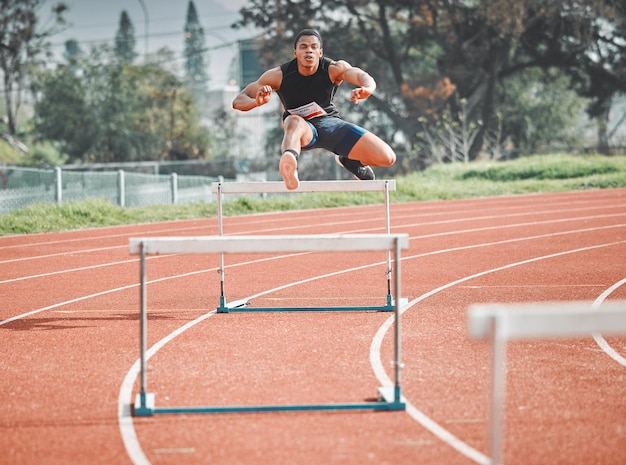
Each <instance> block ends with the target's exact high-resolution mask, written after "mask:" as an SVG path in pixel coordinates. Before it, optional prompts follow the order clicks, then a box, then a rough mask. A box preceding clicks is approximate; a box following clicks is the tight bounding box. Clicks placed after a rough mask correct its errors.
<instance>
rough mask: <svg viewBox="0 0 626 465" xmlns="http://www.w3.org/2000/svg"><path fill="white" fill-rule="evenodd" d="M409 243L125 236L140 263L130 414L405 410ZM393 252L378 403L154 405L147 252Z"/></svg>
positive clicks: (353, 238)
mask: <svg viewBox="0 0 626 465" xmlns="http://www.w3.org/2000/svg"><path fill="white" fill-rule="evenodd" d="M408 247H409V239H408V235H407V234H343V235H341V234H339V235H299V236H298V235H289V236H230V237H223V236H202V237H150V238H132V239H130V240H129V250H130V253H131V254H135V255H137V254H138V255H139V256H140V258H139V261H140V311H139V313H140V337H139V339H140V347H139V351H140V391H139V393H138V394H137V396H136V398H135V403H134V409H133V414H134V415H135V416H150V415H153V414H157V413H229V412H269V411H296V410H404V409H405V408H406V404H405V401H404V398H403V396H402V393H401V392H402V391H401V386H400V368H401V362H400V359H401V354H400V338H401V335H400V299H399V296H400V253H401V252H400V251H401V250H406V249H408ZM372 250H379V251H385V250H386V251H393V255H394V270H395V272H394V281H395V286H394V294H395V306H394V317H395V318H394V320H395V321H394V352H395V354H394V362H393V363H394V372H395V383H394V386H392V387H380V388H379V389H378V399H377V401H370V402H353V403H329V404H296V405H257V406H245V405H239V406H204V407H203V406H200V407H193V406H191V407H156V406H155V395H154V393H150V392H148V389H147V370H146V362H147V357H146V352H147V332H148V299H147V289H146V287H147V286H146V275H147V270H146V256H147V255H150V254H153V255H156V254H233V253H238V254H240V253H274V252H357V251H372Z"/></svg>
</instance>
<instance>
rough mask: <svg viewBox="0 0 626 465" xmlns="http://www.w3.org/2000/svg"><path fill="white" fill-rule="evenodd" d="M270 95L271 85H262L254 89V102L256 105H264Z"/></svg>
mask: <svg viewBox="0 0 626 465" xmlns="http://www.w3.org/2000/svg"><path fill="white" fill-rule="evenodd" d="M271 97H272V87H271V86H263V87H261V88H260V89H259V90H257V91H256V104H257V106H259V107H260V106H261V105H265V104H266V103H267V102H269V101H270V98H271Z"/></svg>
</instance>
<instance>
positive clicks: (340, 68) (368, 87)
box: [328, 60, 376, 103]
mask: <svg viewBox="0 0 626 465" xmlns="http://www.w3.org/2000/svg"><path fill="white" fill-rule="evenodd" d="M328 71H329V77H330V79H331V80H332V81H333V82H334V83H335V84H337V85H339V84H341V82H342V81H346V82H349V83H350V84H353V85H355V86H356V88H355V89H352V95H351V96H350V100H352V101H353V102H354V103H359V100H365V99H366V98H367V97H369V96H370V95H372V94H373V93H374V91H375V90H376V81H375V80H374V78H373V77H372V76H370V75H369V74H367V73H366V72H365V71H363V70H362V69H361V68H357V67H356V66H352V65H350V64H349V63H348V62H347V61H344V60H339V61H334V62H333V63H332V64H331V65H330V67H329V70H328Z"/></svg>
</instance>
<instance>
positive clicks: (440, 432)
mask: <svg viewBox="0 0 626 465" xmlns="http://www.w3.org/2000/svg"><path fill="white" fill-rule="evenodd" d="M600 229H602V228H600ZM552 235H555V234H552ZM536 237H543V235H541V236H533V237H529V238H528V239H533V238H536ZM511 241H513V240H505V241H500V242H493V243H489V244H478V245H472V246H468V247H460V248H452V249H448V251H454V250H459V249H465V248H475V247H483V246H486V245H496V244H500V243H507V242H511ZM622 243H626V241H617V242H612V243H608V244H600V245H595V246H590V247H584V248H580V249H575V250H570V251H566V252H559V253H556V254H551V255H545V256H543V257H537V258H534V259H529V260H525V261H522V262H517V263H514V264H509V265H505V266H502V267H498V268H494V269H492V270H487V271H484V272H481V273H477V274H474V275H471V276H468V277H465V278H462V279H459V280H456V281H453V282H451V283H448V284H446V285H444V286H441V287H439V288H437V289H434V290H432V291H430V292H428V293H426V294H423V295H422V296H420V297H418V298H417V299H414V300H413V301H411V302H410V303H409V304H407V305H406V306H405V307H403V309H402V310H401V312H402V313H404V312H405V311H407V310H408V309H409V308H410V307H412V306H413V305H415V304H416V303H418V302H420V301H422V300H424V299H425V298H427V297H430V296H432V295H434V294H436V293H437V292H440V291H442V290H444V289H447V288H449V287H452V286H455V285H456V284H459V283H462V282H465V281H468V280H470V279H474V278H476V277H479V276H483V275H486V274H489V273H493V272H496V271H500V270H505V269H507V268H512V267H514V266H518V265H522V264H525V263H531V262H534V261H538V260H543V259H547V258H552V257H557V256H560V255H566V254H569V253H575V252H581V251H585V250H592V249H596V248H601V247H609V246H612V245H617V244H622ZM438 252H439V253H443V252H444V251H438ZM425 255H427V254H425ZM422 256H423V254H419V255H414V256H411V257H405V258H402V260H403V261H406V260H410V259H413V258H418V257H422ZM382 263H384V262H378V263H372V264H369V265H365V266H359V267H356V268H352V269H347V270H341V271H339V272H333V273H330V274H328V275H324V276H319V277H317V278H309V279H306V280H303V281H298V282H296V283H291V284H287V285H283V286H280V287H279V288H277V289H285V288H288V287H290V286H294V285H297V284H301V283H303V282H308V281H313V280H315V279H319V278H322V277H326V276H333V275H337V274H340V273H349V272H352V271H354V270H358V269H363V268H367V267H372V266H378V265H381V264H382ZM273 291H275V290H268V291H264V292H261V293H259V294H255V296H256V297H258V296H260V295H264V294H268V293H270V292H273ZM255 296H250V297H247V298H244V299H243V300H250V299H252V298H253V297H255ZM393 318H394V317H390V318H388V319H387V320H386V321H385V322H384V323H383V325H382V326H381V327H380V329H379V330H378V332H377V333H376V335H375V336H374V339H373V340H372V345H371V347H370V363H371V364H372V368H373V370H374V373H375V374H376V377H377V378H378V380H379V381H380V382H381V384H382V385H383V386H389V385H392V382H391V380H390V378H389V376H388V375H387V373H386V372H385V369H384V368H383V365H382V363H381V361H380V346H381V344H382V340H383V338H384V336H385V333H386V332H387V330H388V329H389V327H391V324H392V323H393ZM199 321H202V319H198V320H194V321H193V322H191V323H188V324H186V325H185V326H184V328H185V329H184V330H186V329H188V328H190V327H191V326H193V325H195V324H196V323H198V322H199ZM182 328H183V327H181V329H182ZM184 330H183V331H184ZM183 331H181V330H180V329H179V330H177V335H178V334H180V333H182V332H183ZM167 339H168V338H164V339H162V340H161V341H159V343H158V344H160V343H161V342H163V344H161V346H162V345H165V343H167V342H169V340H167ZM171 339H173V338H171ZM161 346H159V347H158V348H156V345H155V346H153V347H151V348H150V349H149V350H148V354H149V356H152V355H153V354H154V353H156V352H157V351H158V349H160V347H161ZM138 367H139V360H137V361H136V362H135V364H134V365H133V367H132V368H131V371H129V373H128V374H127V375H126V377H125V378H124V383H123V384H122V387H121V389H120V394H119V396H118V412H119V421H120V422H123V423H124V427H122V425H121V424H120V432H121V434H122V440H123V442H124V444H125V446H126V450H127V452H128V455H129V458H130V459H131V461H132V462H133V463H135V464H140V465H144V464H146V462H145V461H144V460H146V457H145V454H144V453H143V451H142V449H141V445H140V444H139V442H138V439H137V435H136V432H135V429H134V424H133V421H132V417H129V416H128V415H130V408H129V407H128V406H126V407H125V406H124V405H123V404H125V403H126V404H127V403H128V402H129V401H130V398H131V396H132V388H133V385H134V382H135V380H136V378H137V376H138V374H139V368H138ZM405 400H406V404H407V410H406V411H407V413H408V414H409V415H410V416H411V417H412V418H413V419H414V420H415V421H417V422H418V423H419V424H420V425H422V426H423V427H424V428H426V429H427V430H428V431H430V432H431V433H433V434H434V435H435V436H437V437H438V438H439V439H441V440H442V441H443V442H444V443H446V444H448V445H449V446H451V447H452V448H453V449H455V450H457V451H458V452H460V453H461V454H463V455H465V456H466V457H468V458H470V459H471V460H473V461H475V462H476V463H479V464H481V465H488V464H489V463H490V459H489V457H487V456H486V455H484V454H483V453H481V452H480V451H478V450H476V449H474V448H472V447H471V446H469V445H468V444H466V443H465V442H463V441H462V440H461V439H459V438H457V437H456V436H454V435H453V434H452V433H450V432H449V431H448V430H446V429H445V428H444V427H442V426H441V425H439V424H438V423H436V422H435V421H434V420H432V419H431V418H429V417H428V416H427V415H425V414H424V413H422V412H421V411H420V410H419V409H417V408H416V407H415V406H414V405H413V404H412V403H411V402H409V401H408V399H406V396H405ZM134 454H137V455H134ZM148 463H149V462H148Z"/></svg>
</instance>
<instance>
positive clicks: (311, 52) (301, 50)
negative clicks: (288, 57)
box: [293, 36, 323, 68]
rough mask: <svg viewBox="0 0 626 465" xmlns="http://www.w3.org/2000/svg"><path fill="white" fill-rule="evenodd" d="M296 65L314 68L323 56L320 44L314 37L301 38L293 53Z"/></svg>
mask: <svg viewBox="0 0 626 465" xmlns="http://www.w3.org/2000/svg"><path fill="white" fill-rule="evenodd" d="M293 54H294V56H295V57H296V59H297V60H298V64H299V65H300V66H303V67H305V68H316V67H317V65H318V64H319V61H320V58H321V57H322V55H323V51H322V44H320V41H319V39H318V38H317V37H315V36H302V37H300V39H298V43H297V44H296V48H295V50H294V51H293Z"/></svg>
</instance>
